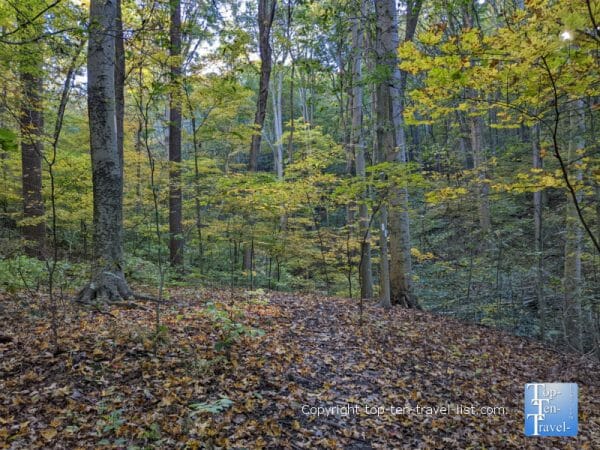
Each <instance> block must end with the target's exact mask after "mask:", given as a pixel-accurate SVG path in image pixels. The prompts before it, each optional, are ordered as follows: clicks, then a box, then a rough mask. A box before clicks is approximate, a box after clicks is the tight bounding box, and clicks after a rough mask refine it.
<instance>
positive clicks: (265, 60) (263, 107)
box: [248, 0, 277, 172]
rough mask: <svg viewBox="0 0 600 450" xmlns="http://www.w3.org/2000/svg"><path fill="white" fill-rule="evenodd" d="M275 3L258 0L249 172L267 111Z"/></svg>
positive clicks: (274, 0)
mask: <svg viewBox="0 0 600 450" xmlns="http://www.w3.org/2000/svg"><path fill="white" fill-rule="evenodd" d="M276 5H277V0H258V41H259V42H258V44H259V53H260V61H261V63H260V82H259V87H258V98H257V101H256V114H255V116H254V125H255V127H256V130H255V132H254V135H253V136H252V143H251V145H250V161H249V163H248V170H249V171H250V172H256V170H257V169H258V155H259V154H260V143H261V139H262V129H263V125H264V123H265V115H266V113H267V97H268V95H269V79H270V78H271V64H272V61H271V43H270V36H271V25H272V24H273V19H274V17H275V7H276Z"/></svg>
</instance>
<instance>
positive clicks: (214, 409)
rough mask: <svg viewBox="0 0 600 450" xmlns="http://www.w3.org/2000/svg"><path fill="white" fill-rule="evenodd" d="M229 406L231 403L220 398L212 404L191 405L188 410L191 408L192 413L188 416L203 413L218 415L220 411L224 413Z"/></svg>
mask: <svg viewBox="0 0 600 450" xmlns="http://www.w3.org/2000/svg"><path fill="white" fill-rule="evenodd" d="M231 405H233V401H231V400H230V399H229V398H227V397H221V398H220V399H219V400H215V401H214V402H206V403H192V404H191V405H190V408H192V409H193V410H194V411H193V412H192V413H191V414H190V415H191V416H192V417H193V416H195V415H196V414H200V413H204V412H208V413H211V414H218V413H220V412H222V411H225V410H226V409H227V408H229V407H230V406H231Z"/></svg>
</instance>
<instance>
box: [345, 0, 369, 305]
mask: <svg viewBox="0 0 600 450" xmlns="http://www.w3.org/2000/svg"><path fill="white" fill-rule="evenodd" d="M365 15H366V5H365V1H364V0H361V2H360V16H359V17H358V18H356V19H354V20H353V22H352V49H353V60H352V82H353V85H352V129H351V139H350V142H351V144H352V149H353V151H354V160H355V166H356V176H357V177H358V178H359V179H360V180H361V181H364V180H365V179H366V162H365V139H364V132H363V131H364V130H363V113H362V108H363V88H362V84H361V83H362V52H363V51H364V30H363V27H362V20H363V19H362V17H364V16H365ZM366 201H367V192H366V191H364V192H362V193H361V195H360V203H359V206H358V234H359V239H360V266H359V268H358V271H359V278H360V296H361V298H371V297H373V274H372V267H371V233H370V232H369V211H368V207H367V203H366Z"/></svg>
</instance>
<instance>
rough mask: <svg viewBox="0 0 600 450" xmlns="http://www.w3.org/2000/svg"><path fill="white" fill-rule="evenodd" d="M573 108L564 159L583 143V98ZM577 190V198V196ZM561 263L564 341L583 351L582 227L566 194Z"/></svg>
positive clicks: (579, 177)
mask: <svg viewBox="0 0 600 450" xmlns="http://www.w3.org/2000/svg"><path fill="white" fill-rule="evenodd" d="M573 107H574V110H573V111H571V113H570V115H569V121H570V136H569V153H568V161H569V163H571V162H572V161H573V162H574V161H578V159H577V158H578V156H579V155H578V152H579V151H581V150H583V148H584V146H585V142H584V133H585V116H584V105H583V101H581V100H578V101H577V102H575V104H574V105H573ZM573 165H574V166H575V169H574V171H575V177H576V179H577V180H578V181H579V182H580V181H581V180H582V176H583V174H582V169H581V164H580V162H575V163H574V164H573ZM580 195H581V194H579V193H578V201H579V202H581V198H580ZM565 226H566V230H565V265H564V275H563V289H564V312H563V315H564V328H565V338H566V341H567V344H568V345H569V346H571V347H573V348H575V349H577V350H579V351H583V339H582V327H581V325H582V323H581V321H582V313H581V242H582V238H583V230H582V228H581V223H580V221H579V217H578V215H577V211H576V209H575V204H574V202H573V198H572V197H571V196H570V195H568V196H567V208H566V220H565Z"/></svg>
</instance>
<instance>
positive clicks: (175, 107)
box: [169, 0, 183, 267]
mask: <svg viewBox="0 0 600 450" xmlns="http://www.w3.org/2000/svg"><path fill="white" fill-rule="evenodd" d="M170 12H171V21H170V29H169V37H170V46H169V56H170V57H171V67H170V69H171V94H170V99H169V261H170V262H171V265H172V266H174V267H181V266H182V265H183V236H182V225H181V222H182V205H181V1H180V0H170Z"/></svg>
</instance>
